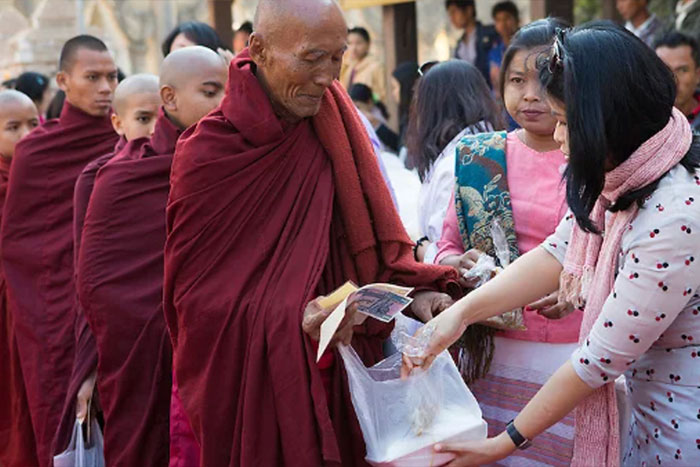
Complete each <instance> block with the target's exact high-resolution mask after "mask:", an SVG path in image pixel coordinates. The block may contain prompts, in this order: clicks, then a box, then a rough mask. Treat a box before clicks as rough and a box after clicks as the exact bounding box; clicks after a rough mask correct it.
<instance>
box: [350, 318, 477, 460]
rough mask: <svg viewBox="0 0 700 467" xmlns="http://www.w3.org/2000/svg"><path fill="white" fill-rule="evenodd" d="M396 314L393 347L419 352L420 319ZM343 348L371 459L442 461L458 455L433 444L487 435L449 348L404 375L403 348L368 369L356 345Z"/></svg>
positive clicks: (351, 388) (357, 411) (420, 343)
mask: <svg viewBox="0 0 700 467" xmlns="http://www.w3.org/2000/svg"><path fill="white" fill-rule="evenodd" d="M396 319H397V325H396V328H395V329H394V333H393V334H392V340H393V342H394V344H395V346H396V347H397V348H399V349H403V350H404V351H406V352H411V351H412V350H414V351H416V352H420V351H421V346H422V345H424V343H425V339H423V341H421V340H419V339H414V338H413V337H412V336H413V334H414V333H415V331H416V330H417V329H418V328H419V327H420V326H421V323H418V322H417V321H414V320H411V319H410V318H406V317H405V316H403V315H399V316H398V317H397V318H396ZM426 331H428V332H429V331H430V330H429V329H428V330H426ZM407 337H408V338H409V339H407ZM339 351H340V355H341V356H342V358H343V362H344V363H345V370H346V372H347V375H348V381H349V385H350V393H351V397H352V403H353V406H354V408H355V413H356V414H357V418H358V420H359V422H360V427H361V428H362V434H363V436H364V439H365V445H366V447H367V457H366V459H367V461H368V462H369V463H370V464H372V465H375V466H395V467H413V466H415V467H424V466H440V465H444V464H446V463H448V462H450V461H451V460H452V459H453V458H454V456H453V455H452V454H446V453H439V454H438V453H435V452H434V451H433V448H432V447H433V445H434V444H436V443H438V442H444V441H467V440H474V439H483V438H485V437H486V431H487V430H486V422H485V421H484V420H483V419H482V417H481V410H480V409H479V405H478V404H477V402H476V400H475V399H474V396H472V394H471V392H469V389H468V388H467V386H466V385H465V384H464V381H463V380H462V377H461V376H460V374H459V372H458V371H457V367H456V366H455V364H454V362H453V361H452V358H451V357H450V355H449V354H448V353H447V352H443V353H442V354H440V355H439V356H438V357H437V358H436V359H435V361H434V362H433V364H432V365H431V366H430V368H429V369H428V370H426V371H420V370H418V371H414V373H413V374H412V375H411V376H410V377H409V378H408V379H406V380H401V378H400V371H401V352H396V353H394V354H393V355H391V356H389V357H388V358H386V359H384V360H382V361H381V362H379V363H377V364H376V365H374V366H373V367H371V368H367V367H365V366H364V364H363V363H362V361H361V360H360V358H359V357H358V356H357V354H356V353H355V351H354V350H353V348H352V347H347V346H339ZM419 355H422V353H421V354H419Z"/></svg>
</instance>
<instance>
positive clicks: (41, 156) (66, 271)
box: [0, 102, 118, 466]
mask: <svg viewBox="0 0 700 467" xmlns="http://www.w3.org/2000/svg"><path fill="white" fill-rule="evenodd" d="M117 140H118V136H117V134H116V133H115V132H114V129H113V128H112V124H111V122H110V119H109V117H92V116H90V115H88V114H86V113H85V112H83V111H81V110H79V109H78V108H76V107H73V106H72V105H71V104H69V103H68V102H66V104H65V105H64V107H63V110H62V112H61V117H60V118H59V119H57V120H50V121H48V122H47V123H46V124H45V125H43V126H42V127H39V128H37V129H36V130H34V131H33V132H32V133H31V134H29V135H28V136H27V137H26V138H24V139H23V140H22V141H20V142H19V144H17V148H16V150H15V156H14V159H13V162H12V169H11V171H10V184H9V187H8V190H7V200H6V202H5V207H4V214H3V218H2V231H1V235H0V242H1V243H2V262H3V268H4V272H5V278H6V281H7V292H8V303H9V306H10V313H11V314H12V317H13V320H14V329H15V334H16V338H17V346H18V349H19V356H20V360H21V364H22V373H23V375H24V382H25V387H26V391H27V397H28V400H29V409H30V413H31V418H32V424H33V427H34V435H35V439H36V444H37V452H38V455H39V465H41V466H46V465H49V464H50V463H51V461H52V458H53V454H54V453H53V452H52V450H51V445H52V442H53V439H54V435H55V434H56V429H57V427H58V423H59V419H60V417H61V412H62V409H63V405H64V402H65V397H66V391H67V389H68V381H69V379H70V376H71V371H72V366H73V352H74V348H75V305H76V299H75V286H74V278H73V190H74V188H75V181H76V179H77V178H78V175H80V173H81V172H82V170H83V169H84V168H85V166H86V165H87V164H88V163H89V162H90V161H92V160H93V159H95V158H96V157H99V156H101V155H102V154H105V153H107V152H108V151H111V150H112V148H114V145H115V144H116V142H117Z"/></svg>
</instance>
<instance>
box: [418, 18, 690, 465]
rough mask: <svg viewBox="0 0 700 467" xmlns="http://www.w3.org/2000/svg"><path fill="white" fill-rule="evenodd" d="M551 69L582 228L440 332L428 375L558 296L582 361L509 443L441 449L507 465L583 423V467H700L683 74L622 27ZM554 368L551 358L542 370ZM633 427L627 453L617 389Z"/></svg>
mask: <svg viewBox="0 0 700 467" xmlns="http://www.w3.org/2000/svg"><path fill="white" fill-rule="evenodd" d="M542 62H544V63H542V64H541V78H542V81H543V84H544V85H545V88H546V90H547V94H548V100H549V103H550V106H551V108H552V113H553V115H554V116H555V117H556V118H557V122H558V124H557V129H556V131H555V138H556V139H557V141H558V142H559V143H560V144H561V147H562V151H563V152H564V153H566V154H568V157H569V164H568V168H567V171H566V182H567V199H568V204H569V206H570V209H571V214H570V215H568V216H567V217H566V218H565V220H563V221H562V223H561V224H560V226H559V227H558V229H557V231H556V232H555V233H554V235H552V236H551V237H550V238H548V239H547V240H546V241H545V242H544V243H543V244H542V247H541V248H535V249H533V250H532V251H530V252H529V253H527V254H526V255H523V256H522V257H521V258H520V259H519V260H517V261H516V262H515V263H513V264H512V265H511V266H510V267H508V268H506V269H505V270H504V271H503V272H502V273H501V274H500V275H498V276H497V277H496V278H495V279H493V280H492V281H490V282H488V283H487V284H486V285H484V286H483V287H481V288H479V289H477V290H476V291H474V292H473V293H471V294H469V295H467V296H466V297H465V298H464V299H463V300H461V301H459V302H457V303H456V304H455V305H454V306H453V307H451V308H450V309H448V310H446V311H445V312H443V313H442V314H441V315H439V316H438V317H437V318H435V319H434V321H433V323H434V324H433V326H435V331H434V333H433V335H432V338H431V344H430V348H429V349H428V351H427V352H426V355H425V356H426V358H425V360H424V361H414V360H412V359H409V358H406V359H405V373H408V372H410V370H411V369H412V368H413V366H414V364H420V365H422V366H426V365H429V364H430V363H431V362H432V360H433V358H434V357H435V355H437V354H438V353H440V352H441V351H442V350H444V349H445V348H446V347H447V346H448V345H450V344H451V343H452V342H454V341H455V340H456V339H457V338H458V337H459V336H460V335H461V334H462V332H463V331H464V329H465V328H466V327H467V326H469V325H471V324H473V323H476V322H479V321H482V320H484V319H486V318H488V317H491V316H495V315H498V314H500V313H503V312H505V311H506V310H510V309H513V308H515V307H518V306H523V305H525V304H526V303H528V302H530V301H532V300H535V299H537V298H538V297H540V296H542V295H545V294H547V293H551V292H552V291H554V290H556V289H557V287H559V295H560V301H562V302H566V303H568V304H570V305H571V306H570V307H569V308H582V307H583V308H585V311H584V319H583V323H582V327H581V334H580V339H579V347H578V348H577V350H576V351H575V352H574V353H573V355H572V356H571V358H570V359H569V360H568V361H567V362H566V363H565V364H564V365H562V366H561V368H560V369H559V370H558V371H557V372H556V373H555V374H554V375H553V376H552V377H551V378H550V379H549V381H548V382H547V383H546V384H545V385H544V386H543V387H542V389H541V390H540V391H539V392H538V393H537V394H536V395H535V396H534V397H533V398H532V400H531V401H530V402H529V403H528V405H527V406H526V407H525V408H524V409H523V410H522V411H521V412H520V414H518V416H517V417H516V418H515V419H514V421H513V422H511V423H510V424H509V425H508V427H507V429H506V430H505V431H504V432H502V433H501V434H499V435H498V436H496V437H494V438H490V439H488V440H485V441H478V442H470V443H461V444H455V445H444V446H437V447H436V449H438V450H440V451H451V452H454V453H456V454H457V459H456V460H455V461H454V462H453V463H452V464H451V465H453V466H461V465H480V464H486V463H490V462H495V461H497V460H499V459H502V458H504V457H506V456H508V455H510V454H512V453H513V452H514V451H515V450H516V449H517V448H520V449H525V448H527V446H528V444H529V442H528V440H531V439H533V438H534V437H536V436H538V435H539V434H540V433H542V432H543V431H544V430H545V429H546V428H547V427H549V426H550V425H552V424H554V423H556V422H557V421H558V420H559V419H561V418H562V417H564V416H565V415H566V414H568V413H569V412H570V411H571V410H573V409H574V408H576V409H577V410H576V425H575V429H576V434H575V445H574V458H573V461H572V465H596V466H598V465H618V464H620V463H621V462H622V464H624V465H644V464H645V463H646V464H651V463H652V462H653V463H654V464H667V463H675V464H676V465H700V449H698V446H699V445H698V443H697V441H696V439H697V438H698V437H697V433H698V432H699V431H700V420H699V418H700V417H699V414H700V411H699V409H700V403H698V400H699V399H700V389H698V387H699V386H700V365H698V363H697V362H698V358H700V347H699V346H698V344H697V342H696V341H695V337H696V336H700V296H699V295H698V293H697V292H698V289H699V287H700V242H699V241H698V238H696V237H697V236H698V235H700V171H699V170H698V167H700V145H698V143H697V142H695V141H694V140H693V136H692V133H691V130H690V125H689V124H688V120H687V119H686V118H685V116H684V115H683V114H682V113H681V112H680V111H679V110H677V109H675V108H674V107H673V102H674V99H675V93H676V86H675V83H674V79H673V75H672V73H671V71H670V70H669V69H668V68H667V67H666V66H665V65H664V64H663V62H662V61H661V60H660V59H659V58H658V57H657V56H656V55H655V54H654V52H653V51H651V50H650V49H649V48H648V47H647V46H646V45H645V44H644V43H643V42H641V41H640V40H639V39H637V38H636V37H634V36H633V35H631V34H630V33H629V32H627V31H625V30H624V29H622V28H620V27H619V26H616V25H614V24H612V23H609V22H598V23H591V24H588V25H584V26H581V27H579V28H576V29H573V30H572V31H570V32H560V33H559V34H558V35H557V37H556V39H555V41H554V44H553V46H552V50H551V51H550V52H549V53H548V55H547V57H544V60H542ZM542 358H547V357H546V356H543V357H542ZM622 374H625V376H626V381H627V394H628V395H627V399H628V401H627V402H628V403H629V405H630V408H631V415H630V418H629V419H628V420H624V421H623V422H624V426H623V428H622V429H623V430H625V431H626V432H627V433H629V438H628V442H627V446H622V447H621V446H620V445H619V444H620V443H619V438H620V437H619V429H618V411H617V404H616V399H615V391H614V387H613V384H614V381H615V380H616V379H617V377H618V376H620V375H622Z"/></svg>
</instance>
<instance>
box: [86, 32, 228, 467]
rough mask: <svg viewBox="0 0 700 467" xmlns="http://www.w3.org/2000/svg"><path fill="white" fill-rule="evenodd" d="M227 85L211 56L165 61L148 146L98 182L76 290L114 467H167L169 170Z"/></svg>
mask: <svg viewBox="0 0 700 467" xmlns="http://www.w3.org/2000/svg"><path fill="white" fill-rule="evenodd" d="M226 76H227V68H226V63H225V61H224V60H223V59H222V58H221V57H220V56H219V55H217V54H216V53H215V52H213V51H212V50H210V49H208V48H205V47H202V46H194V47H188V48H184V49H180V50H177V51H174V52H172V53H171V54H169V55H168V56H167V57H166V58H165V60H164V61H163V65H162V70H161V75H160V97H161V99H162V103H163V105H162V108H161V111H160V113H159V115H158V119H157V121H156V126H155V130H154V132H153V136H152V137H151V140H150V142H149V141H147V140H144V139H141V140H137V141H132V142H131V143H130V144H128V145H127V146H126V147H125V148H124V150H123V151H122V152H121V153H120V154H119V155H117V157H115V158H114V159H113V160H111V161H110V162H108V163H107V164H106V165H105V166H104V167H103V168H102V169H101V170H100V171H99V172H98V175H97V178H96V180H95V186H94V190H93V193H92V196H91V198H90V203H89V206H88V211H87V215H86V217H85V225H84V227H83V236H82V240H81V247H80V253H79V259H78V275H77V280H78V282H77V284H78V296H79V298H80V302H81V305H82V307H83V309H84V312H85V316H86V318H87V320H88V322H89V324H90V328H91V329H92V331H93V333H94V335H95V339H96V342H97V348H98V356H99V357H98V359H99V364H98V367H97V368H98V372H97V388H98V392H99V395H100V401H101V404H102V408H103V410H104V420H105V427H104V439H105V450H104V452H105V460H106V463H107V465H110V466H134V465H148V466H167V465H168V459H169V450H168V443H169V416H170V415H169V414H170V395H171V381H172V377H171V374H172V357H171V356H172V349H171V344H170V339H169V336H168V331H167V328H166V325H165V319H164V317H163V308H162V290H163V248H164V245H165V205H166V202H167V199H168V192H169V190H170V183H169V181H170V166H171V162H172V158H173V153H174V151H175V143H176V141H177V138H178V136H179V135H180V133H181V132H182V131H183V130H184V129H185V128H187V127H188V126H190V125H192V124H194V123H196V122H197V121H198V120H199V119H200V118H202V117H203V116H204V115H205V114H206V113H208V112H209V111H211V110H212V109H213V108H214V107H216V106H217V105H218V104H219V101H220V100H221V98H222V97H223V90H224V86H225V83H226ZM188 465H191V464H188Z"/></svg>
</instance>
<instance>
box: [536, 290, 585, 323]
mask: <svg viewBox="0 0 700 467" xmlns="http://www.w3.org/2000/svg"><path fill="white" fill-rule="evenodd" d="M527 307H528V308H530V309H532V310H536V311H537V314H538V315H541V316H544V317H545V318H549V319H562V318H563V317H565V316H568V315H569V314H571V312H572V311H574V307H573V305H571V304H570V303H568V302H565V303H561V302H559V292H558V291H557V292H553V293H551V294H549V295H547V296H546V297H544V298H542V299H540V300H537V301H536V302H534V303H531V304H529V305H528V306H527Z"/></svg>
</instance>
